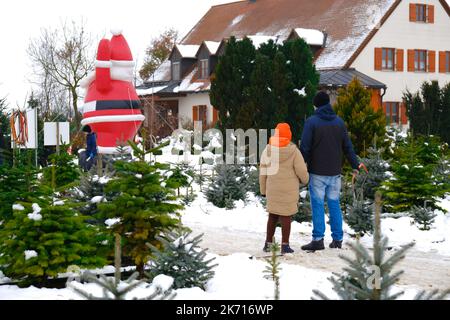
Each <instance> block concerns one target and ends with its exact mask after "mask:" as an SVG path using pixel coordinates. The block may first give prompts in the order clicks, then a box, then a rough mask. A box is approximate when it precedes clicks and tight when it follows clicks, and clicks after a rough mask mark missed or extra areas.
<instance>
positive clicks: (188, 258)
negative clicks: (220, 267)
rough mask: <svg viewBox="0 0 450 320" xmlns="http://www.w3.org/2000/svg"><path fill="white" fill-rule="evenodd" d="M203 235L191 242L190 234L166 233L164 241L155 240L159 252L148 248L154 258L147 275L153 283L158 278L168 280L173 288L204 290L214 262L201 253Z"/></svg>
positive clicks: (192, 239) (210, 276) (212, 273)
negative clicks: (157, 243)
mask: <svg viewBox="0 0 450 320" xmlns="http://www.w3.org/2000/svg"><path fill="white" fill-rule="evenodd" d="M201 238H202V235H198V236H196V237H194V238H192V237H191V232H186V231H180V230H178V231H176V232H171V233H169V234H168V235H167V236H166V237H165V238H161V237H158V239H159V240H160V241H161V243H162V245H163V247H162V250H161V251H160V250H158V249H157V248H156V247H155V246H152V245H149V246H150V249H151V251H152V253H153V255H154V258H153V259H152V265H151V269H150V272H149V273H148V274H147V275H148V277H149V278H150V279H153V281H154V280H155V279H156V278H155V277H157V276H158V275H166V276H171V277H172V278H173V279H174V288H175V289H179V288H193V287H199V288H202V289H205V286H206V283H207V282H208V280H210V279H211V278H212V277H213V276H214V271H213V270H212V269H213V268H214V267H215V265H211V262H212V261H213V260H214V258H213V259H210V260H206V259H205V257H206V249H201V248H200V247H199V243H200V242H201Z"/></svg>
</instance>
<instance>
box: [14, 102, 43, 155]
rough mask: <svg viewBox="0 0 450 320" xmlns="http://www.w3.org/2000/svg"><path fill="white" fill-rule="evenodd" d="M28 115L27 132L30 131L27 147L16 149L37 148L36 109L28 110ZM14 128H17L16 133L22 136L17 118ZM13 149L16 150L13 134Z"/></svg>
mask: <svg viewBox="0 0 450 320" xmlns="http://www.w3.org/2000/svg"><path fill="white" fill-rule="evenodd" d="M26 114H27V131H28V140H27V141H26V142H25V145H16V146H15V147H16V148H22V149H36V147H37V139H36V138H37V133H36V132H37V128H36V109H28V110H26ZM14 126H15V128H16V133H17V134H18V135H19V134H20V125H19V120H18V118H15V121H14ZM11 148H14V141H13V137H12V134H11Z"/></svg>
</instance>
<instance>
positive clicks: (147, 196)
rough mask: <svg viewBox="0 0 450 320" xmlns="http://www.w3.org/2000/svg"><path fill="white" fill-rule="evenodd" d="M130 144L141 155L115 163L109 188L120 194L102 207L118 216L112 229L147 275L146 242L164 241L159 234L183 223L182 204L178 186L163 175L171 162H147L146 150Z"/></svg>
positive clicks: (109, 214) (126, 253) (107, 215)
mask: <svg viewBox="0 0 450 320" xmlns="http://www.w3.org/2000/svg"><path fill="white" fill-rule="evenodd" d="M130 145H131V147H132V148H133V150H134V152H135V154H136V155H137V158H136V159H135V160H134V161H123V160H118V161H116V162H115V163H114V168H115V171H116V178H115V179H112V180H110V181H109V182H108V183H107V185H106V187H105V192H107V193H109V192H111V193H114V194H116V196H114V197H113V199H112V200H111V201H108V202H105V203H100V204H99V205H98V208H99V210H100V213H101V214H102V216H103V217H104V218H109V219H117V220H116V223H115V224H113V225H111V228H110V231H111V232H112V233H113V234H114V233H118V234H120V236H121V237H122V240H123V252H124V256H125V257H129V258H131V259H133V261H134V263H135V264H136V267H137V271H138V272H139V274H140V276H141V277H143V275H144V265H145V264H146V263H147V262H148V261H149V259H150V253H149V250H148V248H147V246H146V243H147V242H149V243H151V244H153V245H154V246H157V247H158V246H160V245H161V244H160V242H159V240H157V238H156V236H159V235H160V234H161V233H164V232H167V231H170V230H172V229H174V228H176V227H178V226H179V224H180V220H179V218H178V213H177V212H178V210H179V209H182V206H181V205H180V204H177V203H175V202H174V201H175V200H176V199H177V198H176V196H175V190H174V188H172V187H170V186H167V185H166V181H165V180H166V179H165V178H164V176H163V173H164V172H166V171H168V170H169V166H168V165H166V164H160V163H148V162H146V161H145V152H143V151H142V150H140V149H139V148H137V147H136V145H135V144H133V143H131V142H130ZM152 151H153V150H150V151H149V152H152Z"/></svg>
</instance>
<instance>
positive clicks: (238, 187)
mask: <svg viewBox="0 0 450 320" xmlns="http://www.w3.org/2000/svg"><path fill="white" fill-rule="evenodd" d="M215 171H216V175H215V177H214V179H213V180H212V181H211V184H210V185H209V188H208V190H207V192H206V197H207V199H208V201H209V202H211V203H212V204H214V205H215V206H216V207H219V208H226V209H232V208H234V201H237V200H244V201H245V200H246V197H247V196H246V193H247V192H246V186H245V179H244V173H243V169H242V167H241V166H239V165H227V164H219V165H217V166H216V167H215Z"/></svg>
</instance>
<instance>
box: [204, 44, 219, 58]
mask: <svg viewBox="0 0 450 320" xmlns="http://www.w3.org/2000/svg"><path fill="white" fill-rule="evenodd" d="M203 43H204V44H205V46H206V48H208V51H209V53H211V54H213V55H215V54H217V50H218V49H219V46H220V41H203Z"/></svg>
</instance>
